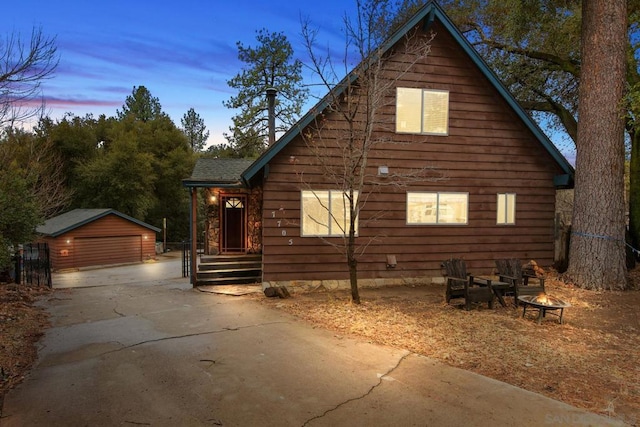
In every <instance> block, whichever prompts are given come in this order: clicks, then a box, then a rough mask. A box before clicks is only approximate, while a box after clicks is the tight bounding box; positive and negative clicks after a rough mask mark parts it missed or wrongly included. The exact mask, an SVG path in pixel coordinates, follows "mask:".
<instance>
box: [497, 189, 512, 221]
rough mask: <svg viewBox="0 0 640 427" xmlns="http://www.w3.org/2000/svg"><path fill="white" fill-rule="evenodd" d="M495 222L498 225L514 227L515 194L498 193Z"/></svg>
mask: <svg viewBox="0 0 640 427" xmlns="http://www.w3.org/2000/svg"><path fill="white" fill-rule="evenodd" d="M497 204H498V209H497V220H496V223H497V224H498V225H514V224H515V223H516V194H515V193H498V203H497Z"/></svg>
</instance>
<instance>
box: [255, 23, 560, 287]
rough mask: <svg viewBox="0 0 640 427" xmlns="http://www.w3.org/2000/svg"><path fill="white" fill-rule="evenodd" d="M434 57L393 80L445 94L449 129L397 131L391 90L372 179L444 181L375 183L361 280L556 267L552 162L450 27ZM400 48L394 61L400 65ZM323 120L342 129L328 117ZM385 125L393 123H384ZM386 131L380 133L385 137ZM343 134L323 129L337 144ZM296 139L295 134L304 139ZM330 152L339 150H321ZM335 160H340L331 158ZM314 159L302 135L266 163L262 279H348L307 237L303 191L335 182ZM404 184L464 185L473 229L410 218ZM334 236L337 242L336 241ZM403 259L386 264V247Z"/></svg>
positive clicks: (366, 212)
mask: <svg viewBox="0 0 640 427" xmlns="http://www.w3.org/2000/svg"><path fill="white" fill-rule="evenodd" d="M434 30H435V32H436V33H437V35H436V37H435V39H434V41H433V43H432V49H431V54H430V55H429V56H428V58H426V59H425V60H424V61H422V62H420V63H418V64H415V65H414V66H413V68H412V69H411V71H410V72H409V73H406V74H405V75H404V76H403V77H402V80H401V81H399V82H397V84H396V86H398V87H409V88H423V89H441V90H448V91H449V99H450V104H449V135H448V136H430V135H413V134H397V133H395V132H393V130H394V129H395V90H394V91H392V92H390V94H389V97H388V98H389V99H387V105H386V106H385V107H384V109H383V111H382V115H381V116H380V118H379V123H378V126H377V132H378V136H386V137H388V138H389V140H390V141H392V142H389V143H385V144H382V145H378V146H377V147H376V149H375V150H374V151H372V152H370V153H369V161H368V165H369V170H368V171H367V173H368V174H370V176H372V177H374V178H373V179H374V180H379V179H382V180H384V179H385V178H375V176H376V173H377V168H378V166H379V165H386V166H388V167H389V171H390V173H391V174H393V173H404V174H406V173H408V172H409V171H411V170H418V169H422V168H425V167H432V168H433V175H434V176H441V177H442V178H443V179H442V180H440V181H438V182H432V181H423V182H413V183H409V184H407V186H406V187H404V188H398V187H395V186H379V187H375V188H374V187H370V188H369V190H371V189H372V188H373V192H372V193H371V194H370V196H369V199H368V202H367V203H366V205H365V206H364V208H363V210H362V211H361V213H360V221H359V237H358V241H359V242H360V243H362V244H364V243H368V242H369V241H371V243H370V244H369V246H368V247H367V249H366V251H365V252H364V254H363V255H362V256H361V257H360V258H359V264H358V270H359V277H360V278H369V279H371V278H402V277H407V278H409V277H422V276H437V275H441V268H440V265H441V262H442V261H443V260H445V259H447V258H450V257H462V258H464V259H465V260H467V263H468V268H469V271H470V272H474V273H475V272H478V273H482V274H489V273H491V272H492V271H493V268H494V260H495V259H497V258H501V257H519V258H521V259H523V261H526V260H530V259H533V260H536V261H537V262H538V263H539V264H541V265H550V264H551V263H552V262H553V255H554V243H553V241H554V204H555V199H554V197H555V188H554V185H553V177H554V175H556V174H559V173H562V172H561V170H560V168H559V166H558V165H557V163H556V162H555V161H554V160H553V158H552V157H551V156H550V155H549V153H548V152H547V151H546V150H545V149H544V147H543V146H542V145H541V144H540V142H539V141H538V140H537V139H536V138H535V136H534V135H533V134H532V133H531V132H530V131H529V129H528V128H526V126H525V125H524V124H523V123H522V122H521V121H520V120H519V118H518V117H517V116H516V114H515V113H514V112H513V111H512V110H511V108H510V107H509V106H508V104H507V103H506V101H505V100H504V99H503V98H502V97H501V96H500V95H499V93H498V92H497V91H496V90H495V88H494V87H493V86H492V85H491V84H490V82H489V81H488V80H487V79H486V78H485V77H484V75H482V73H481V72H480V70H478V69H477V67H476V66H475V65H474V64H473V62H472V61H471V60H470V59H469V58H468V57H467V56H466V54H464V52H462V51H461V50H460V49H459V47H458V45H457V44H456V43H455V41H454V40H453V39H452V38H451V37H450V35H449V34H448V33H447V32H446V30H444V29H443V28H439V27H438V26H436V27H435V28H434ZM402 56H403V55H397V56H395V57H394V58H393V60H392V61H390V62H389V63H388V69H389V70H396V73H397V70H402V69H403V68H404V67H405V65H404V64H402V63H401V61H402ZM325 119H326V122H325V128H333V129H336V128H339V127H340V126H341V124H340V122H339V121H338V120H339V119H337V117H336V115H332V114H329V113H327V114H326V116H325ZM384 129H388V130H387V131H385V130H384ZM385 132H386V133H387V134H386V135H384V133H385ZM336 135H337V134H334V135H332V134H331V133H327V134H326V135H325V137H324V138H323V141H324V142H325V143H327V144H329V145H330V141H331V139H332V138H336V137H337V136H336ZM298 138H299V137H298ZM326 155H327V156H332V155H333V154H332V153H330V152H329V151H327V152H326ZM337 160H338V157H336V161H337ZM314 163H315V164H317V160H316V159H315V158H314V157H313V156H312V155H310V152H309V149H308V148H307V147H306V145H305V143H304V142H303V141H302V140H301V139H297V140H294V141H292V142H291V143H289V145H288V146H287V147H285V148H284V149H283V150H282V151H281V152H280V153H279V154H278V156H276V157H275V158H274V159H273V160H272V161H271V162H270V164H269V174H268V176H267V178H266V179H265V181H264V187H263V188H264V211H263V215H264V221H263V227H264V228H263V254H264V255H263V256H264V258H263V262H264V272H263V274H264V276H263V277H264V280H265V281H295V280H330V279H331V280H335V279H342V280H345V279H348V274H347V266H346V262H345V260H344V257H343V256H342V255H340V254H339V253H338V251H337V250H336V249H335V248H333V247H332V246H330V245H328V244H326V243H325V242H323V241H322V240H321V239H319V238H315V237H300V191H301V189H303V188H312V189H314V190H320V189H331V188H332V185H330V184H328V183H327V180H326V179H325V177H324V176H323V175H322V174H321V173H320V172H319V171H320V169H319V168H318V167H317V166H313V165H314ZM407 191H450V192H466V193H469V210H468V224H467V225H407V224H406V197H407V196H406V193H407ZM505 192H508V193H516V194H517V202H516V224H515V225H510V226H504V225H500V226H499V225H496V209H497V206H496V205H497V202H496V198H497V193H505ZM331 240H332V241H334V242H339V241H340V238H331ZM388 254H390V255H395V257H396V259H397V266H396V267H395V268H393V269H390V268H387V265H386V260H387V255H388Z"/></svg>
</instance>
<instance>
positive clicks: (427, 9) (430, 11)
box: [242, 1, 574, 186]
mask: <svg viewBox="0 0 640 427" xmlns="http://www.w3.org/2000/svg"><path fill="white" fill-rule="evenodd" d="M436 19H437V20H438V21H439V22H440V23H441V24H442V25H443V26H444V28H445V29H446V30H447V31H448V32H449V34H450V35H451V36H452V37H453V39H454V40H455V41H456V43H457V44H458V45H459V46H460V48H461V49H462V50H463V51H464V52H465V53H466V54H467V56H468V57H469V58H470V59H471V60H472V61H473V63H474V64H476V66H477V67H478V68H479V69H480V71H481V72H482V74H483V75H484V76H485V77H486V78H487V79H488V80H489V82H490V83H491V85H492V86H493V87H494V88H495V89H496V90H497V91H498V93H499V94H500V95H501V96H502V97H503V98H504V99H505V101H506V102H507V104H508V105H509V106H510V107H511V109H512V110H513V111H514V112H515V113H516V115H517V116H518V117H519V118H520V119H521V120H522V121H523V123H524V124H525V125H526V127H527V128H528V129H529V130H530V131H531V132H532V133H533V135H534V136H535V137H536V138H537V139H538V140H539V141H540V143H541V144H542V146H543V147H544V148H545V149H546V150H547V152H548V153H549V154H550V155H551V157H552V158H553V159H554V160H555V161H556V163H557V164H558V165H559V166H560V168H561V169H562V170H563V172H564V173H565V174H566V175H565V176H562V177H556V179H554V181H555V182H554V183H555V184H556V185H565V186H566V185H569V184H570V182H571V181H572V177H573V174H574V169H573V166H571V164H570V163H569V162H568V161H567V159H566V158H565V157H564V156H563V155H562V153H560V151H559V150H558V148H557V147H556V146H555V145H554V144H553V142H551V140H550V139H549V138H548V137H547V136H546V135H545V133H544V132H543V131H542V129H540V127H539V126H538V124H537V123H536V122H535V121H534V120H533V119H532V118H531V116H530V115H529V114H527V112H526V111H525V110H524V109H523V108H522V106H521V105H520V104H519V103H518V101H516V99H515V97H514V96H513V95H512V94H511V92H509V90H508V89H507V88H506V87H505V86H504V85H503V84H502V82H501V81H500V79H499V78H498V76H497V75H496V74H495V73H494V72H493V71H492V70H491V69H490V68H489V66H488V65H487V63H486V62H485V61H484V60H483V59H482V57H481V56H480V54H479V53H478V52H477V51H476V50H475V49H474V47H473V46H472V45H471V43H469V41H468V40H467V39H466V38H465V37H464V36H463V35H462V33H461V32H460V31H459V30H458V28H457V27H456V26H455V25H454V24H453V22H452V21H451V19H449V17H448V16H447V15H446V13H445V12H444V11H443V10H442V8H441V7H440V5H438V3H437V2H435V1H429V2H427V3H426V4H425V5H424V6H423V7H422V8H421V9H420V10H419V11H418V12H417V13H416V14H415V15H413V17H412V18H411V19H409V20H408V21H407V22H406V23H405V24H404V25H403V26H402V27H400V28H399V29H398V30H397V31H396V32H395V33H394V34H393V35H392V36H391V37H390V38H389V39H387V41H386V42H385V43H384V45H383V47H382V52H383V53H385V52H387V51H388V50H389V49H391V48H392V47H393V46H394V45H395V44H396V43H397V42H398V41H400V39H402V37H404V36H405V35H406V34H407V33H408V32H409V31H410V30H411V29H413V28H414V27H416V26H417V25H418V24H419V23H420V22H423V26H424V27H425V28H427V27H429V26H430V25H432V24H433V22H434V21H435V20H436ZM354 77H355V76H354V74H353V72H352V73H350V74H349V75H347V76H346V77H345V78H344V79H343V80H342V81H341V82H340V83H339V84H338V85H337V86H336V88H335V91H336V92H337V94H338V95H339V94H340V93H341V92H343V91H344V90H345V89H346V88H347V86H348V85H347V84H346V83H347V82H348V81H350V80H353V79H354ZM330 95H331V93H329V94H327V95H326V96H325V97H324V98H322V99H321V100H320V102H318V103H317V104H316V105H315V106H314V107H313V108H311V110H309V112H308V113H307V114H305V115H304V116H303V117H302V118H301V119H300V120H299V121H298V122H297V123H296V124H295V125H294V126H293V127H291V128H290V129H289V130H288V131H287V132H286V133H285V134H284V135H283V136H282V137H281V138H280V139H279V140H278V141H276V142H275V143H274V144H273V145H272V146H271V147H269V149H267V150H266V151H265V152H264V153H263V154H262V155H261V156H260V157H259V158H258V159H256V161H255V162H253V164H251V166H249V167H248V168H247V169H246V170H245V171H244V172H243V173H242V180H243V181H244V183H245V184H247V185H248V184H249V182H250V181H251V180H252V179H253V178H254V177H255V176H256V175H257V174H258V172H259V171H261V170H262V169H263V168H266V167H268V163H269V162H270V161H271V160H272V159H273V158H274V157H275V156H276V155H277V154H278V153H279V152H280V151H282V149H283V148H285V147H286V146H287V145H288V144H289V142H291V141H292V140H293V139H294V138H295V137H296V136H298V135H299V134H300V132H302V130H303V129H304V128H306V127H307V126H308V125H310V124H311V123H312V122H313V121H314V119H315V118H316V117H317V116H318V115H319V114H321V113H322V112H323V111H324V109H325V108H327V107H328V106H329V104H330V100H331V99H332V97H331V96H330ZM334 96H335V94H334Z"/></svg>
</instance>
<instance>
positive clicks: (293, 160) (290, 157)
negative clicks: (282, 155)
mask: <svg viewBox="0 0 640 427" xmlns="http://www.w3.org/2000/svg"><path fill="white" fill-rule="evenodd" d="M295 162H296V156H289V163H291V164H294V163H295Z"/></svg>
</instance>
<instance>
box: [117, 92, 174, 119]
mask: <svg viewBox="0 0 640 427" xmlns="http://www.w3.org/2000/svg"><path fill="white" fill-rule="evenodd" d="M116 114H117V116H118V119H120V120H122V119H124V118H125V117H126V116H129V115H132V116H133V117H135V118H136V119H137V120H140V121H143V122H148V121H149V120H153V119H157V118H159V117H160V116H162V115H163V114H164V113H163V112H162V107H161V106H160V101H159V100H158V98H155V97H153V96H151V92H149V90H148V89H147V88H146V87H144V86H139V87H136V86H134V87H133V91H132V93H131V95H129V96H127V99H126V101H125V103H124V105H123V106H122V111H119V110H118V111H117V112H116Z"/></svg>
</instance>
